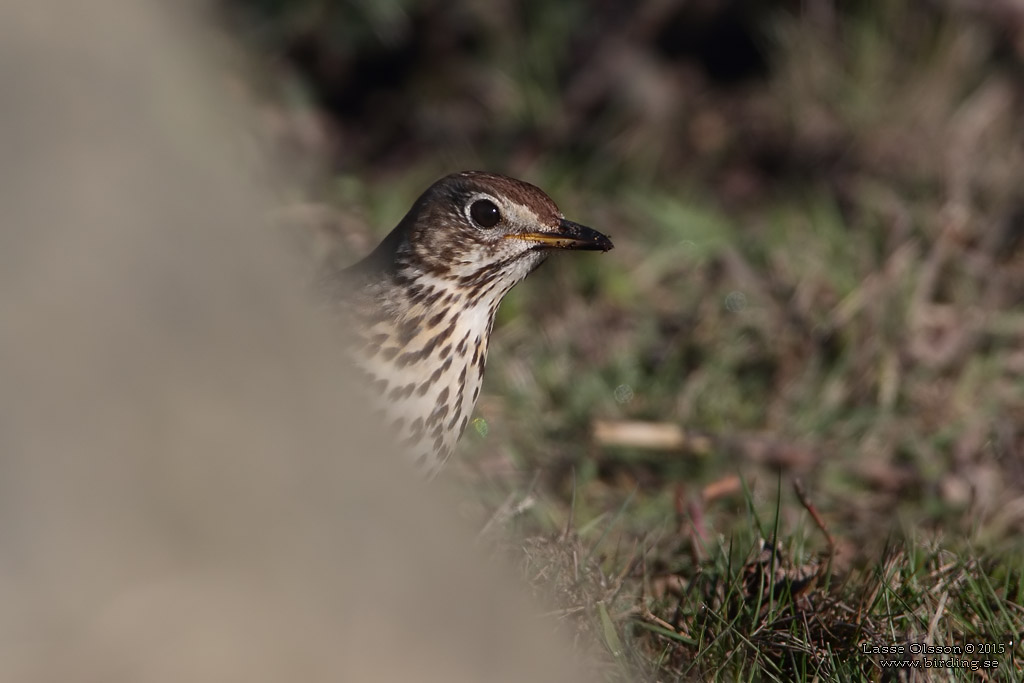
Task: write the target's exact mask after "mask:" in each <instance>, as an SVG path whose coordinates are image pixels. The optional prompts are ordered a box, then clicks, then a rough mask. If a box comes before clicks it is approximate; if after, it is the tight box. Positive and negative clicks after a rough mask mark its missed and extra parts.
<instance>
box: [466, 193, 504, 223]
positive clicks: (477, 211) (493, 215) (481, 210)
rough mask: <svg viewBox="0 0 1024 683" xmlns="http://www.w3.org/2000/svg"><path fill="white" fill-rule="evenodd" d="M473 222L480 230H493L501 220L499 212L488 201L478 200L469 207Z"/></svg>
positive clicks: (492, 203)
mask: <svg viewBox="0 0 1024 683" xmlns="http://www.w3.org/2000/svg"><path fill="white" fill-rule="evenodd" d="M469 215H470V216H471V217H472V218H473V222H474V223H476V224H477V225H479V226H480V227H481V228H493V227H494V226H495V225H497V224H498V221H500V220H501V212H500V211H498V207H497V206H495V204H494V202H492V201H491V200H490V199H478V200H476V201H475V202H473V204H472V205H471V206H470V207H469Z"/></svg>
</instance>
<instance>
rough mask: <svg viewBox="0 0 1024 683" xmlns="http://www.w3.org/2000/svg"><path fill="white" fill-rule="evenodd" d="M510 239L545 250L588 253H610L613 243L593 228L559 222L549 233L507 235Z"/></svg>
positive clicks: (568, 222) (570, 222) (565, 221)
mask: <svg viewBox="0 0 1024 683" xmlns="http://www.w3.org/2000/svg"><path fill="white" fill-rule="evenodd" d="M505 237H507V238H509V239H517V240H526V241H527V242H536V243H537V247H538V248H543V249H582V250H586V251H608V250H609V249H611V248H612V246H613V245H612V241H611V240H610V239H608V238H607V237H606V236H604V235H602V234H601V233H599V232H598V231H597V230H594V229H593V228H588V227H587V226H585V225H580V224H579V223H573V222H572V221H567V220H565V219H564V218H562V219H560V220H559V221H558V227H557V228H555V229H554V230H550V231H548V232H520V233H516V234H509V235H505Z"/></svg>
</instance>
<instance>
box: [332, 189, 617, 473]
mask: <svg viewBox="0 0 1024 683" xmlns="http://www.w3.org/2000/svg"><path fill="white" fill-rule="evenodd" d="M611 248H612V243H611V241H610V240H609V239H608V238H607V237H605V236H604V235H602V234H601V233H599V232H597V231H595V230H592V229H590V228H588V227H585V226H582V225H579V224H578V223H573V222H571V221H568V220H566V219H565V218H564V217H563V216H562V213H561V212H560V211H559V210H558V207H557V206H556V205H555V203H554V202H553V201H552V200H551V198H549V197H548V196H547V195H546V194H545V193H544V192H543V191H542V190H540V189H539V188H537V187H535V186H533V185H530V184H529V183H525V182H523V181H521V180H515V179H514V178H508V177H505V176H500V175H495V174H492V173H483V172H478V171H467V172H464V173H456V174H453V175H450V176H447V177H445V178H442V179H441V180H439V181H437V182H436V183H434V184H433V185H432V186H431V187H430V188H429V189H427V191H426V192H424V193H423V194H422V195H421V196H420V198H419V199H417V200H416V203H415V204H413V206H412V209H410V210H409V213H407V214H406V215H405V218H403V219H402V221H401V222H400V223H399V224H398V226H397V227H396V228H395V229H394V230H392V231H391V233H390V234H389V235H388V236H387V237H386V238H384V241H383V242H382V243H381V244H380V246H378V247H377V248H376V249H375V250H374V251H373V252H372V253H370V255H369V256H367V257H366V258H365V259H363V260H362V261H360V262H358V263H357V264H355V265H354V266H351V267H349V268H347V269H345V270H343V271H342V272H341V274H340V277H336V278H335V283H336V286H335V291H336V293H337V296H336V298H337V299H338V300H339V302H340V304H341V306H342V309H343V311H344V312H345V313H346V314H347V315H348V317H349V323H350V327H351V328H352V330H351V332H352V333H353V339H352V340H351V342H352V343H351V355H352V358H353V361H354V363H355V365H356V366H357V368H358V369H359V370H360V371H361V374H362V375H363V378H364V379H365V384H366V386H367V387H368V389H369V391H370V393H371V395H372V396H373V400H374V402H375V405H376V407H378V408H379V409H380V410H381V411H382V412H383V414H384V415H385V416H386V420H387V424H389V425H390V428H391V430H392V431H393V434H394V436H395V438H396V439H397V440H398V442H399V444H400V446H401V448H402V449H403V450H404V451H406V452H407V453H408V454H409V455H410V457H412V458H413V459H414V461H415V463H416V465H417V467H418V468H420V469H421V470H423V471H425V473H426V474H428V475H433V474H436V473H437V471H438V470H439V469H440V468H441V466H442V465H443V464H444V463H445V461H446V460H447V459H448V457H449V456H450V455H451V453H452V450H453V448H454V447H455V444H456V442H457V441H458V440H459V437H460V436H461V435H462V433H463V431H464V430H465V429H466V425H467V424H468V423H469V419H470V415H471V414H472V412H473V408H474V406H475V405H476V402H477V398H478V397H479V396H480V385H481V383H482V381H483V375H484V364H485V363H486V359H487V346H488V342H489V339H490V335H491V328H492V326H493V325H494V315H495V313H496V311H497V310H498V304H499V303H501V299H502V297H504V296H505V294H506V293H507V292H508V291H509V290H510V289H512V287H513V286H514V285H516V284H517V283H518V282H520V281H521V280H522V279H523V278H525V277H526V276H527V275H528V274H529V273H530V272H531V271H532V270H534V269H535V268H536V267H537V266H539V265H540V264H541V263H542V262H543V261H544V260H545V258H547V255H548V253H550V251H551V250H553V249H586V250H600V251H608V250H609V249H611Z"/></svg>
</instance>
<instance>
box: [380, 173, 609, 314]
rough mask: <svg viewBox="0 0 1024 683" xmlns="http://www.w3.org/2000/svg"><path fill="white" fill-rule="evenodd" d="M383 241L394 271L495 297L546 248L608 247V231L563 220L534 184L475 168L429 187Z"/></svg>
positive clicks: (539, 258) (522, 275)
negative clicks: (483, 290)
mask: <svg viewBox="0 0 1024 683" xmlns="http://www.w3.org/2000/svg"><path fill="white" fill-rule="evenodd" d="M386 242H390V243H391V244H390V245H389V247H388V248H389V249H394V251H393V259H394V260H393V263H394V264H395V266H396V267H398V268H399V269H402V270H405V269H408V270H410V271H411V272H412V273H415V274H417V275H421V276H422V275H426V276H428V277H436V278H438V279H441V280H444V281H446V282H449V283H454V284H456V285H457V286H467V287H485V288H486V289H488V290H491V291H493V292H494V293H495V294H497V295H498V296H501V295H502V294H504V292H506V291H508V289H510V288H511V287H512V286H513V285H515V284H516V283H517V282H519V281H520V280H522V279H523V278H525V277H526V276H527V275H528V274H529V273H530V271H532V270H533V269H534V268H536V267H537V266H538V265H540V264H541V262H543V261H544V259H545V258H546V257H547V255H548V254H549V253H550V252H551V251H552V250H555V249H584V250H599V251H608V250H609V249H611V248H612V243H611V240H609V239H608V238H607V237H606V236H604V235H602V234H601V233H599V232H597V231H596V230H592V229H591V228H588V227H586V226H583V225H580V224H578V223H573V222H572V221H569V220H566V219H565V218H564V217H563V216H562V213H561V211H559V210H558V207H557V206H556V205H555V203H554V202H553V201H552V200H551V198H550V197H548V196H547V194H545V193H544V191H543V190H541V189H540V188H538V187H535V186H533V185H530V184H529V183H525V182H523V181H521V180H516V179H514V178H508V177H506V176H501V175H496V174H492V173H484V172H480V171H466V172H463V173H456V174H452V175H449V176H446V177H444V178H442V179H441V180H439V181H437V182H436V183H434V184H433V185H431V186H430V188H428V189H427V191H426V192H424V193H423V194H422V195H421V196H420V198H419V199H418V200H416V203H415V204H414V205H413V207H412V209H410V211H409V213H408V214H407V215H406V216H405V218H404V219H402V222H401V223H399V225H398V227H397V228H395V231H394V232H393V233H392V234H391V235H390V236H389V239H388V240H386ZM383 246H384V245H382V247H383Z"/></svg>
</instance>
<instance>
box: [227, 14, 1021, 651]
mask: <svg viewBox="0 0 1024 683" xmlns="http://www.w3.org/2000/svg"><path fill="white" fill-rule="evenodd" d="M220 9H221V12H222V16H223V19H224V26H226V27H227V32H228V34H229V35H230V36H231V39H232V40H236V41H237V43H238V45H240V46H241V47H242V49H241V50H240V54H241V55H242V60H241V61H242V63H243V64H244V65H245V66H244V68H242V69H240V72H241V73H242V74H244V75H242V76H240V86H241V87H242V88H244V89H246V90H249V91H251V92H252V93H254V95H255V97H256V98H257V100H258V101H259V102H260V107H261V122H262V124H263V125H264V127H265V130H266V131H267V133H268V134H269V136H270V138H271V139H272V141H273V145H274V147H275V149H276V152H277V153H279V154H280V155H281V158H283V159H285V160H287V164H289V165H290V166H291V167H292V168H293V172H292V174H291V176H290V177H291V178H293V179H294V184H293V186H292V187H291V188H290V194H289V195H288V197H286V199H285V201H284V202H283V204H284V205H283V207H282V209H281V212H282V216H283V217H284V218H285V219H286V221H287V222H288V223H289V224H290V225H298V226H300V227H301V228H302V229H303V231H304V232H303V234H307V235H311V236H312V237H311V238H310V239H309V240H308V248H309V254H310V255H311V256H312V257H313V258H315V259H318V260H324V261H328V262H336V263H347V262H350V261H354V260H355V259H356V258H358V257H359V256H360V255H362V254H363V253H364V252H365V251H366V250H368V249H369V248H370V247H371V246H373V245H374V244H375V243H376V241H377V240H379V239H380V238H381V237H382V236H383V235H384V234H386V233H387V232H388V231H389V230H390V229H391V228H392V227H393V226H394V225H395V223H397V221H398V220H399V219H400V218H401V216H402V215H403V213H404V212H405V211H406V210H407V208H408V207H409V206H410V205H411V203H412V201H413V200H414V199H415V197H416V196H417V195H418V194H419V192H421V191H422V190H423V189H424V188H425V187H426V186H428V185H429V184H430V183H431V182H432V181H433V180H434V179H436V178H438V177H440V176H442V175H444V174H446V173H449V172H452V171H455V170H461V169H470V168H478V169H486V170H490V171H495V172H501V173H505V174H508V175H513V176H516V177H520V178H523V179H525V180H528V181H530V182H533V183H535V184H537V185H540V186H541V187H543V188H544V189H545V190H547V191H548V193H549V194H551V195H552V197H553V198H554V199H555V200H556V202H557V203H558V204H559V206H560V207H561V208H562V210H563V211H564V212H565V214H566V216H567V217H569V218H571V219H572V220H575V221H578V222H581V223H584V224H587V225H590V226H592V227H594V228H597V229H599V230H601V231H604V232H606V233H607V234H610V235H611V236H612V237H613V239H614V241H615V244H616V249H615V250H614V251H613V252H610V253H609V254H606V255H603V256H600V257H589V256H588V257H584V258H555V259H552V263H550V264H549V265H547V266H546V267H545V268H543V269H542V270H541V271H540V272H538V273H537V274H535V275H534V276H532V277H531V278H530V280H528V281H527V282H526V283H524V284H523V285H521V286H520V287H518V288H517V289H516V290H514V291H513V292H512V294H511V295H510V296H509V297H508V298H507V299H506V302H505V304H504V305H503V307H502V309H501V311H500V318H499V321H498V325H497V329H496V334H495V339H494V345H493V346H492V356H491V361H490V364H489V366H488V377H487V381H486V382H485V387H484V388H485V394H484V396H483V398H482V400H481V402H480V405H479V406H478V409H477V419H476V420H475V421H474V423H473V427H472V428H471V429H470V430H469V433H468V434H467V436H466V437H465V438H464V440H463V442H462V445H461V447H460V450H461V457H459V458H458V463H457V465H455V466H454V467H453V468H452V470H453V473H454V475H455V476H457V477H460V478H461V479H462V480H464V481H467V482H469V483H471V486H470V487H469V488H470V492H467V494H466V500H465V501H463V504H464V506H465V507H466V508H467V509H470V510H473V511H474V513H473V514H481V515H483V516H487V515H488V514H492V513H494V511H496V510H497V511H498V512H501V511H503V510H504V511H507V509H508V508H509V507H510V505H511V507H512V508H515V510H516V512H517V513H518V514H514V515H511V521H509V522H508V524H510V525H511V526H512V527H513V528H515V529H516V530H518V531H519V532H521V533H522V534H523V535H524V536H526V537H530V538H534V536H533V535H534V534H541V535H542V534H545V533H548V534H550V533H555V532H557V531H559V530H562V529H567V528H573V529H575V531H576V532H578V533H577V534H576V535H577V536H578V537H579V539H582V540H579V542H581V543H583V544H584V545H585V547H586V548H588V549H589V550H588V552H587V557H591V558H595V561H597V562H598V565H599V566H600V567H601V568H602V569H601V571H604V572H605V573H607V574H609V575H612V576H617V575H618V574H619V571H621V572H622V576H623V577H628V578H629V579H630V580H634V579H636V580H637V582H638V585H641V586H647V590H652V591H654V588H652V587H651V585H650V582H651V581H652V580H653V579H652V577H654V578H657V577H661V578H665V577H668V579H672V577H675V579H678V580H679V581H683V583H684V584H685V585H688V586H690V588H691V589H692V590H691V593H694V594H700V595H701V596H702V599H705V600H706V601H707V602H708V604H711V603H714V600H713V599H712V598H709V597H708V595H707V594H705V593H702V592H701V589H693V586H694V585H695V584H693V583H687V582H689V581H691V580H692V579H693V577H694V576H696V575H697V574H699V573H700V572H702V571H703V572H709V571H710V569H708V566H707V564H706V563H707V562H708V561H709V557H710V558H712V559H713V558H714V557H716V556H717V555H716V553H717V552H719V551H721V552H720V554H721V556H722V557H726V558H728V557H735V556H736V554H737V553H738V554H739V557H740V563H741V564H742V563H744V562H747V566H753V565H751V564H749V563H750V560H749V557H750V554H751V549H753V550H754V551H756V548H757V538H767V539H775V540H777V541H780V542H781V541H782V540H783V539H784V538H785V539H790V540H789V541H787V543H790V544H789V545H787V548H786V549H787V557H789V558H791V559H792V561H793V562H794V564H795V565H796V566H797V567H806V566H808V564H807V563H808V559H807V558H809V557H812V556H814V553H816V552H819V551H822V549H826V552H827V554H828V557H829V560H830V562H831V563H832V564H831V566H832V567H833V569H834V570H835V572H836V574H835V576H839V577H844V580H846V579H845V577H848V576H851V575H852V574H851V572H854V571H857V570H858V569H862V570H864V571H866V572H867V573H868V574H871V572H872V571H874V570H873V569H872V568H878V567H880V566H881V567H884V566H887V565H886V564H885V562H886V558H890V559H891V558H892V557H893V552H894V551H893V544H894V543H897V544H902V543H904V542H905V543H906V544H907V545H906V546H902V545H901V546H900V547H901V548H903V550H902V551H901V552H905V553H909V554H910V555H913V553H914V549H915V548H920V547H923V546H922V544H924V546H927V547H930V548H933V549H934V548H938V547H940V546H941V547H943V548H946V549H948V550H949V551H950V552H953V553H955V554H957V555H958V556H962V557H964V558H967V559H968V560H970V561H974V560H976V559H977V560H978V561H977V563H976V565H975V568H977V567H982V566H984V567H991V566H996V565H999V566H1001V567H1010V569H1007V570H1006V571H1007V572H1009V573H1007V574H999V576H1000V577H1002V579H998V578H997V579H993V581H994V582H995V584H998V583H999V581H1000V580H1002V581H1003V582H1004V583H1003V584H1001V585H1003V588H1004V591H1003V592H1002V593H1000V594H999V595H998V596H996V598H994V599H997V600H999V601H1003V602H1001V603H1000V604H1007V603H1013V602H1014V601H1017V602H1019V601H1020V599H1021V598H1022V594H1021V590H1022V585H1024V579H1022V578H1021V577H1022V574H1021V563H1022V561H1021V549H1022V545H1021V540H1020V539H1021V538H1022V535H1021V534H1022V531H1024V458H1022V457H1021V456H1022V455H1024V307H1022V305H1021V303H1022V301H1024V125H1022V123H1024V4H1022V3H1021V2H1019V0H991V1H987V2H985V1H980V0H979V1H971V0H932V1H929V2H916V3H909V2H898V1H886V0H860V1H857V2H838V0H803V1H798V0H775V1H770V2H769V1H764V0H650V1H646V2H639V3H633V2H624V1H618V0H604V1H598V0H595V1H593V2H586V1H584V0H561V1H559V2H550V1H544V0H519V1H512V0H496V1H493V2H482V1H473V0H461V1H457V2H432V1H429V0H419V1H417V0H387V1H384V2H371V1H369V0H366V1H363V2H356V1H353V2H325V1H323V0H291V1H286V0H276V1H275V0H224V1H223V2H222V3H221V5H220ZM794 478H799V479H800V480H801V481H802V482H803V484H804V486H805V488H806V490H807V491H809V496H810V498H811V500H812V502H813V507H814V509H815V511H816V512H817V513H819V514H820V516H821V518H822V522H823V526H824V527H825V528H826V529H827V530H828V533H829V534H830V537H827V536H828V534H817V533H816V532H815V531H814V529H815V524H814V523H812V521H810V517H809V516H808V511H809V506H808V504H807V502H806V501H804V502H801V500H800V496H798V495H797V494H796V493H794V491H793V490H792V489H791V482H792V481H793V479H794ZM510 501H511V503H510ZM608 539H613V541H614V543H615V544H618V545H617V546H615V547H614V548H613V549H607V548H606V545H607V543H608V542H609V540H608ZM732 539H744V540H742V541H736V542H735V545H733V540H732ZM793 539H799V540H796V541H794V540H793ZM894 539H896V540H894ZM599 541H600V542H599ZM601 543H604V544H605V545H601ZM636 544H640V545H642V546H644V547H647V548H649V549H650V552H648V553H647V554H646V555H643V554H642V553H641V554H642V555H643V559H644V562H646V563H648V565H645V566H644V567H643V569H642V570H641V568H640V567H639V565H638V564H637V562H636V561H635V560H636V556H635V554H634V555H633V556H630V554H629V552H628V548H629V547H631V546H633V547H634V548H635V547H636ZM767 547H768V548H769V549H770V548H771V547H773V546H772V541H769V542H768V544H767ZM620 552H621V555H622V557H621V558H619V560H618V562H619V564H618V565H616V564H615V560H614V559H609V558H615V557H618V554H617V553H620ZM769 553H770V554H772V553H771V551H769ZM754 555H755V556H756V552H754ZM537 556H539V555H537ZM537 556H534V560H535V559H536V557H537ZM772 557H774V554H772ZM929 557H931V558H932V560H934V561H935V566H934V567H940V566H942V560H941V558H939V556H937V555H929ZM904 559H905V558H904ZM627 560H628V561H627ZM558 561H559V560H557V559H551V560H550V562H551V563H552V564H553V565H554V564H557V562H558ZM774 561H775V560H774V559H773V563H774ZM779 561H780V562H781V560H779ZM986 563H988V564H986ZM910 565H911V566H914V563H913V562H910ZM926 565H927V566H931V565H929V564H928V562H921V561H919V562H918V563H917V565H916V566H917V567H918V568H920V567H922V566H926ZM613 566H614V567H617V569H613V568H612V567H613ZM934 567H932V568H933V569H934ZM577 569H578V568H577ZM733 569H734V570H735V567H733ZM815 571H816V570H815ZM929 571H930V570H929ZM812 573H813V572H812ZM972 576H973V575H972ZM638 577H639V578H638ZM577 578H578V577H577ZM990 578H991V577H990ZM668 579H666V580H667V581H668ZM644 582H647V583H644ZM837 583H839V581H838V580H837ZM668 584H669V585H671V581H668ZM856 585H857V586H858V587H859V588H863V585H862V584H856ZM922 585H929V584H928V582H927V581H924V582H923V584H922ZM620 587H621V582H620ZM655 592H656V591H655ZM670 592H671V591H670ZM840 592H841V591H840ZM712 593H713V591H712ZM924 593H928V590H922V591H919V592H918V593H915V594H914V595H916V596H917V597H919V598H921V600H922V601H923V602H922V603H921V604H922V605H923V606H924V607H923V609H924V608H930V609H932V610H933V611H932V612H930V613H929V614H934V613H935V612H934V608H935V601H934V600H931V601H930V602H929V600H928V598H927V597H926V596H924V597H923V594H924ZM822 596H825V597H822V599H823V600H824V599H826V597H828V599H832V598H835V599H837V600H838V598H836V597H835V596H836V593H835V592H834V591H833V592H832V593H829V592H825V593H822ZM829 596H830V597H829ZM989 597H991V596H989ZM573 599H581V598H578V596H577V597H576V598H573ZM905 600H906V603H905V604H907V605H908V608H907V609H908V612H909V613H914V611H915V609H917V608H916V607H913V608H911V607H909V605H911V604H913V605H917V604H918V603H916V602H914V601H913V600H912V599H911V598H909V597H906V596H905ZM684 604H685V601H684V599H683V598H679V603H678V605H677V606H676V608H675V609H676V612H675V614H676V615H677V616H678V614H679V613H680V611H681V612H683V613H685V612H686V609H683V608H682V607H681V605H684ZM943 605H945V603H943ZM854 608H855V609H854V611H856V605H855V606H854ZM925 611H926V612H927V609H925ZM940 611H941V610H940ZM969 612H970V610H968V609H966V608H965V609H964V611H963V614H964V615H966V614H968V613H969ZM819 613H820V612H819ZM658 614H659V615H660V616H659V617H658V618H661V619H662V620H663V623H662V624H661V625H660V626H659V628H666V629H668V630H673V629H674V630H675V632H676V633H675V635H676V636H678V635H679V634H680V633H682V630H683V626H681V625H680V623H681V622H680V621H679V620H678V619H676V620H675V621H674V620H673V618H671V616H670V615H671V614H672V610H671V609H669V608H666V611H663V612H658ZM1008 614H1009V613H1004V616H1005V617H1006V619H1008V620H1009V621H1007V622H1005V624H1006V625H1007V628H1006V630H1007V631H1008V632H1009V631H1012V630H1013V629H1014V627H1015V626H1020V624H1021V622H1020V621H1019V620H1020V614H1019V612H1017V613H1014V614H1015V615H1016V616H1015V618H1016V619H1017V620H1018V621H1016V622H1014V621H1013V619H1012V618H1010V616H1007V615H1008ZM643 616H648V615H643ZM929 618H930V617H929ZM929 618H924V617H919V621H918V622H914V623H917V624H918V627H921V624H920V623H919V622H920V619H924V622H923V623H924V626H923V627H922V628H925V629H926V628H927V625H928V620H929ZM964 619H966V621H964V622H963V623H960V624H959V625H957V626H955V627H954V626H950V627H949V630H948V632H947V635H949V637H950V638H953V637H954V634H956V637H957V638H961V639H962V638H963V637H966V636H964V634H965V633H970V632H971V630H970V628H969V627H968V625H969V623H971V622H970V619H968V618H967V617H966V616H965V617H964ZM649 621H650V620H648V622H649ZM684 621H685V620H684ZM911 622H913V620H911ZM943 623H945V622H943ZM666 624H667V626H666ZM965 624H968V625H965ZM904 626H905V625H904ZM990 627H991V624H990V625H989V626H988V627H986V628H990ZM977 628H978V629H979V631H978V632H980V629H981V628H982V627H981V626H977ZM933 630H934V625H933ZM940 630H941V629H940ZM605 635H606V636H607V632H606V633H605ZM662 635H664V634H662ZM852 640H853V641H854V642H856V638H854V639H852ZM675 642H679V641H678V639H677V641H675ZM844 642H845V641H844ZM831 646H832V647H838V645H837V644H836V642H831ZM609 647H610V649H611V650H614V649H615V648H614V647H613V646H612V645H610V646H609ZM688 647H689V648H690V649H689V650H686V654H685V655H679V656H680V657H681V658H682V659H681V660H672V657H667V659H668V660H672V661H675V662H676V664H678V661H692V659H688V658H692V657H693V656H695V655H694V653H695V652H700V651H701V648H700V647H699V646H693V645H688ZM684 649H685V648H684ZM680 670H682V669H680Z"/></svg>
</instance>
